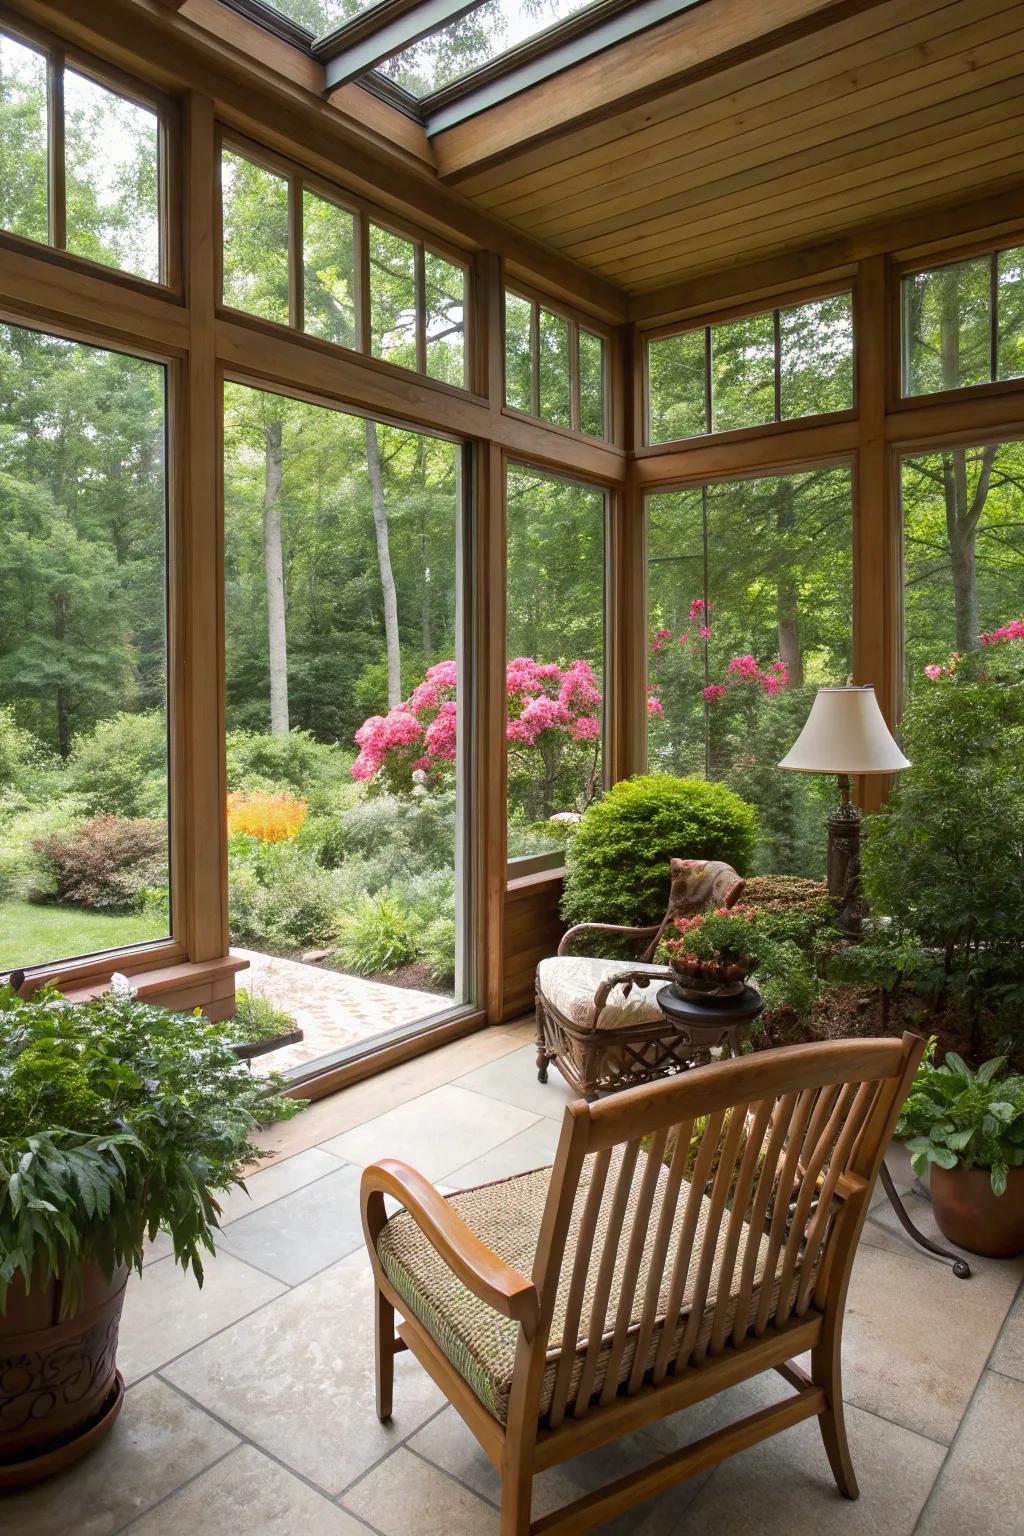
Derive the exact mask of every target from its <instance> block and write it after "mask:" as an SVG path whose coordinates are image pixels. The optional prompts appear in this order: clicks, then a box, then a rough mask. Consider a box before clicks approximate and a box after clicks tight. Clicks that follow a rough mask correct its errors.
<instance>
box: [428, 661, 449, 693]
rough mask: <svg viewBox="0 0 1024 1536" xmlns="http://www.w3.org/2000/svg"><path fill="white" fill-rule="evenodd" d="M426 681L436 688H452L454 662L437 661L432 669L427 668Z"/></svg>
mask: <svg viewBox="0 0 1024 1536" xmlns="http://www.w3.org/2000/svg"><path fill="white" fill-rule="evenodd" d="M427 681H428V682H431V683H435V684H436V685H437V687H438V688H454V687H455V681H456V668H455V663H454V661H438V662H435V663H434V665H433V666H432V667H428V668H427Z"/></svg>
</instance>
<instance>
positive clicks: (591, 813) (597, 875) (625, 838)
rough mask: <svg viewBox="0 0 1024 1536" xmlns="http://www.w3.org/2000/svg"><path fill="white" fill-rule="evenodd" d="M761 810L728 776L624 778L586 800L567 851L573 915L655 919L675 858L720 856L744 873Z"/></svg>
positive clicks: (572, 918) (631, 921)
mask: <svg viewBox="0 0 1024 1536" xmlns="http://www.w3.org/2000/svg"><path fill="white" fill-rule="evenodd" d="M756 829H757V817H756V815H755V812H754V810H753V807H752V806H749V805H748V804H747V803H746V801H745V800H741V799H740V797H739V795H736V794H734V793H733V791H732V790H730V789H727V788H726V787H725V785H724V784H714V783H708V782H707V781H706V780H704V779H677V778H674V777H673V776H672V775H671V774H667V773H654V774H643V775H638V776H637V777H636V778H632V779H623V780H622V781H621V783H619V784H616V785H615V786H614V788H612V789H610V790H609V791H608V793H607V794H606V795H605V796H604V798H603V799H601V800H598V801H596V802H595V803H594V804H593V805H591V806H590V807H588V809H587V810H586V812H585V813H584V816H583V819H582V821H581V822H580V824H579V826H578V827H577V829H576V831H575V833H574V834H573V836H572V838H571V839H570V841H569V846H568V849H567V851H566V873H565V893H564V895H563V898H562V916H563V918H564V919H565V920H566V922H567V923H586V922H602V923H622V924H627V925H635V926H643V925H645V924H649V923H656V922H658V920H659V919H660V918H661V917H663V916H664V912H665V908H666V906H667V905H668V895H669V885H670V875H669V861H670V859H672V858H675V857H678V858H687V859H708V860H713V859H721V860H723V861H724V862H725V863H727V864H731V865H732V866H733V868H734V869H736V870H738V872H739V873H740V874H743V872H744V870H745V869H746V868H747V867H748V866H749V863H750V860H751V858H752V857H753V853H754V846H755V842H756Z"/></svg>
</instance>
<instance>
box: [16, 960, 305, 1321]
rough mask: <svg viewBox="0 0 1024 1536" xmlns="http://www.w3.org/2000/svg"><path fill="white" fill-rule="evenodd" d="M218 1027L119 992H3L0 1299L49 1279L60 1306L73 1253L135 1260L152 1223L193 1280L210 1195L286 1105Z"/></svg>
mask: <svg viewBox="0 0 1024 1536" xmlns="http://www.w3.org/2000/svg"><path fill="white" fill-rule="evenodd" d="M231 1038H232V1036H231V1025H230V1024H226V1025H217V1024H211V1023H210V1022H209V1021H208V1020H207V1019H205V1018H203V1017H202V1016H201V1015H191V1016H182V1015H177V1014H170V1013H165V1012H164V1011H163V1010H162V1009H160V1008H152V1007H149V1006H147V1005H145V1004H143V1003H139V1002H138V1001H136V999H135V998H134V997H132V996H131V995H130V994H124V993H108V994H107V995H106V996H105V997H102V998H100V999H98V1000H97V1001H96V1002H92V1003H86V1004H80V1005H73V1004H70V1003H67V1002H65V1001H64V999H63V998H61V997H59V996H58V995H57V994H56V993H53V992H45V993H42V994H40V995H39V996H38V997H37V998H36V999H35V1000H33V1001H31V1002H24V1001H22V1000H21V999H20V998H19V997H17V996H16V994H14V993H13V992H12V991H11V990H10V989H2V990H0V1059H2V1061H3V1068H2V1070H0V1127H2V1135H0V1310H2V1307H3V1303H4V1298H5V1296H6V1292H7V1287H8V1286H9V1284H10V1282H11V1280H12V1279H13V1278H14V1276H15V1275H17V1274H20V1275H21V1276H22V1277H23V1279H24V1282H25V1284H26V1285H37V1284H45V1283H46V1282H47V1280H48V1279H49V1277H50V1276H52V1275H56V1276H59V1277H60V1279H61V1280H62V1281H63V1284H64V1305H65V1308H66V1309H67V1310H69V1311H70V1310H72V1309H73V1307H74V1305H75V1301H76V1297H77V1293H78V1287H79V1283H80V1279H81V1269H82V1265H83V1264H85V1263H89V1262H93V1263H97V1264H99V1265H100V1267H101V1268H102V1270H103V1271H104V1273H105V1274H106V1275H107V1276H108V1277H109V1276H111V1275H113V1273H114V1271H115V1270H117V1269H118V1268H119V1267H120V1266H122V1265H132V1266H134V1267H135V1268H136V1269H140V1270H141V1267H142V1246H143V1242H144V1240H145V1238H146V1237H147V1236H148V1237H149V1238H150V1239H152V1238H154V1237H155V1236H156V1233H157V1232H158V1231H159V1230H161V1229H162V1230H164V1231H166V1232H168V1233H169V1234H170V1235H171V1237H172V1239H173V1242H174V1256H175V1259H176V1261H177V1262H178V1263H179V1264H180V1265H181V1266H182V1267H183V1268H186V1269H187V1268H191V1269H192V1271H193V1273H194V1274H195V1276H196V1278H197V1279H198V1280H199V1281H200V1283H201V1282H202V1276H203V1267H202V1252H203V1250H206V1251H207V1252H209V1253H212V1252H214V1251H215V1250H214V1232H215V1230H216V1226H217V1212H218V1205H217V1199H216V1197H217V1195H218V1194H219V1193H223V1192H224V1191H227V1190H229V1189H231V1188H232V1187H233V1186H235V1185H239V1184H241V1182H242V1174H243V1172H244V1170H245V1168H246V1166H247V1165H248V1164H249V1163H251V1162H253V1161H255V1159H256V1152H255V1149H254V1148H253V1146H252V1145H251V1143H250V1140H249V1136H250V1133H251V1131H252V1130H253V1128H254V1127H255V1126H257V1125H264V1124H269V1123H271V1122H273V1121H275V1120H283V1119H287V1118H288V1117H289V1116H291V1115H293V1114H295V1113H296V1112H297V1111H298V1110H299V1109H300V1108H301V1104H300V1102H299V1101H297V1100H294V1099H285V1098H281V1097H280V1096H278V1095H277V1094H276V1093H274V1092H270V1093H269V1094H268V1092H267V1086H266V1083H265V1082H263V1081H260V1080H259V1079H257V1078H254V1077H252V1076H251V1074H250V1073H249V1071H248V1070H247V1068H246V1067H245V1066H244V1065H243V1064H242V1063H241V1062H239V1060H238V1059H237V1057H236V1056H235V1054H234V1052H233V1051H232V1050H231V1049H230V1047H229V1044H228V1043H227V1042H228V1041H229V1040H230V1039H231Z"/></svg>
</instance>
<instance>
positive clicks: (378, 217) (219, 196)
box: [214, 122, 477, 396]
mask: <svg viewBox="0 0 1024 1536" xmlns="http://www.w3.org/2000/svg"><path fill="white" fill-rule="evenodd" d="M225 151H227V152H228V153H232V154H236V155H239V156H241V157H242V158H243V159H245V160H248V161H250V162H251V163H252V164H253V165H258V166H260V167H261V168H262V169H263V170H265V171H268V172H269V173H270V174H271V175H273V176H276V177H278V178H279V179H280V180H282V181H284V183H285V185H286V187H287V189H288V254H287V260H288V295H289V302H288V311H289V313H288V320H287V322H285V321H277V320H268V319H266V318H264V317H263V316H261V315H253V314H250V313H249V312H248V311H247V310H244V309H236V308H235V307H234V306H233V305H231V304H227V303H225V301H224V199H223V188H222V184H221V165H222V163H223V155H224V153H225ZM216 167H217V170H216V185H215V188H214V204H215V208H214V228H215V246H216V253H215V254H216V267H217V276H216V283H217V313H218V315H221V316H223V317H224V318H226V319H230V320H231V321H233V322H235V323H238V324H242V325H248V326H253V327H255V328H257V329H260V330H269V331H270V332H271V333H273V334H279V333H280V332H281V331H285V332H288V333H291V334H293V335H295V336H297V337H299V338H301V340H302V341H303V342H304V343H308V344H310V345H312V346H316V347H323V348H325V349H326V350H327V351H328V352H329V353H333V354H335V355H336V354H337V353H339V352H340V353H343V354H346V355H348V356H357V357H359V358H360V359H361V360H363V361H365V362H367V363H370V364H374V365H376V366H378V367H381V368H384V369H386V370H387V371H388V372H398V373H400V374H403V375H405V376H406V377H409V378H417V379H424V380H426V381H427V382H428V383H429V384H430V386H431V387H432V388H437V389H440V390H448V391H450V392H451V393H452V394H455V395H459V396H466V395H469V396H474V395H476V393H477V392H476V390H475V389H474V384H475V382H476V380H475V378H474V374H475V371H476V370H475V365H474V353H475V350H476V339H475V338H476V331H477V325H476V322H475V313H476V308H477V292H476V282H475V271H474V263H473V261H472V259H471V258H470V257H469V256H468V255H467V254H466V252H465V251H463V250H460V249H459V248H458V247H457V246H455V245H452V244H449V243H448V242H447V241H445V240H440V239H436V238H435V237H434V236H432V235H431V236H426V235H424V234H423V233H422V232H421V231H420V230H419V229H417V228H416V226H414V225H412V224H406V223H405V222H404V221H403V220H398V219H395V218H393V217H392V215H391V214H390V213H388V212H387V211H386V210H384V209H382V208H379V207H377V206H376V205H375V204H373V203H371V202H368V201H367V200H366V199H364V198H361V197H357V196H356V195H355V194H353V193H351V192H349V191H347V190H346V189H345V188H343V187H339V186H338V185H336V184H335V183H334V182H331V181H328V180H326V179H325V178H324V177H322V176H319V175H317V174H316V173H315V172H313V171H309V170H307V169H306V167H305V166H303V165H301V164H300V163H299V162H297V161H295V160H290V159H288V158H287V157H286V156H284V155H279V154H277V153H275V151H273V150H271V149H268V148H266V146H265V145H262V144H259V143H258V142H257V141H256V140H254V139H250V138H248V137H247V135H245V134H243V133H239V132H237V131H236V130H235V129H233V128H231V127H229V126H228V125H227V124H225V123H220V122H218V124H217V127H216ZM305 192H310V193H312V194H313V195H314V196H316V197H319V198H321V199H323V201H324V202H328V203H331V204H333V206H334V207H335V208H340V209H342V210H343V211H344V212H345V213H348V214H351V216H352V220H353V235H354V241H355V273H356V284H355V287H356V292H355V295H354V297H355V324H356V340H357V345H356V346H354V347H346V346H343V345H342V343H341V342H337V341H330V340H328V338H326V337H324V336H316V335H314V334H312V333H310V332H308V331H306V330H305V329H304V326H305V310H304V294H303V286H304V245H303V224H304V220H303V193H305ZM371 224H372V225H375V226H376V227H377V228H378V229H383V230H385V231H386V232H387V233H389V234H392V235H396V236H398V238H399V239H402V240H405V241H407V242H408V243H409V244H410V245H412V247H413V250H414V253H415V254H414V262H415V269H416V352H417V367H416V368H406V367H404V366H403V365H402V364H400V363H391V362H388V360H387V359H386V358H382V357H376V356H375V355H374V354H373V352H372V350H371V325H370V255H369V253H370V225H371ZM427 253H429V254H430V255H432V256H440V257H441V258H442V259H443V260H444V261H447V262H450V263H451V265H452V266H455V267H458V268H460V270H461V271H462V273H463V278H464V284H465V288H464V293H465V298H464V303H463V381H464V382H463V384H462V385H461V386H460V385H457V384H448V383H446V382H445V381H444V380H442V379H434V378H431V376H430V375H429V374H428V373H427V372H426V308H425V303H426V294H425V285H424V280H423V269H424V261H425V255H426V254H427Z"/></svg>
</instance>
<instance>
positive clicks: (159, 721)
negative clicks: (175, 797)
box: [67, 710, 167, 821]
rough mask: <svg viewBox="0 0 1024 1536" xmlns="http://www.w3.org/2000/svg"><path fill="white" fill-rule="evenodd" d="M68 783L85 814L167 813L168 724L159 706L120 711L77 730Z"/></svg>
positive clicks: (158, 815)
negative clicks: (83, 731)
mask: <svg viewBox="0 0 1024 1536" xmlns="http://www.w3.org/2000/svg"><path fill="white" fill-rule="evenodd" d="M67 784H68V789H69V790H70V791H71V793H72V795H74V796H75V798H76V800H77V801H78V803H79V806H80V808H81V810H82V811H84V813H85V814H86V816H122V817H126V818H128V819H130V820H138V819H140V818H143V819H147V820H152V821H159V820H161V819H162V818H164V817H165V816H166V815H167V726H166V723H165V721H164V717H163V714H162V713H161V711H159V710H151V711H150V712H149V713H147V714H141V715H129V714H119V715H114V716H112V718H111V719H109V720H101V721H100V722H99V724H98V725H97V726H96V728H95V730H92V731H90V732H89V733H88V735H83V736H76V737H75V742H74V746H73V747H72V750H71V756H70V758H69V759H68V777H67Z"/></svg>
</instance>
